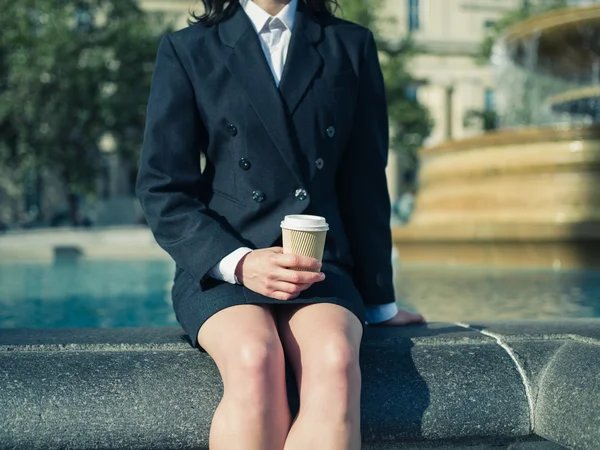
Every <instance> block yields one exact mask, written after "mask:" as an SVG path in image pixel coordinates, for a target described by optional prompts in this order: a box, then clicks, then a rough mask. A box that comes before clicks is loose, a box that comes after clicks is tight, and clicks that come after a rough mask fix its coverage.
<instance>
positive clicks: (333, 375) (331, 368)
mask: <svg viewBox="0 0 600 450" xmlns="http://www.w3.org/2000/svg"><path fill="white" fill-rule="evenodd" d="M322 342H324V343H323V345H322V346H321V348H320V351H318V352H315V353H314V356H313V357H312V358H310V359H311V360H310V361H307V363H308V364H309V365H310V366H311V367H307V369H308V370H309V371H310V372H313V373H315V372H316V373H318V374H319V376H320V377H323V376H325V377H326V378H329V379H334V380H342V379H348V378H349V377H356V376H357V375H359V374H360V369H359V356H358V348H356V346H355V345H353V344H352V343H351V342H350V341H349V340H348V339H347V338H346V336H344V335H334V336H330V337H327V338H326V339H324V340H323V341H322Z"/></svg>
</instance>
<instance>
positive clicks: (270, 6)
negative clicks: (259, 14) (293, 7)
mask: <svg viewBox="0 0 600 450" xmlns="http://www.w3.org/2000/svg"><path fill="white" fill-rule="evenodd" d="M250 1H254V3H256V4H257V5H258V6H260V7H261V8H262V9H264V10H265V11H266V12H268V13H269V14H270V15H272V16H275V15H277V14H278V13H279V11H281V10H282V9H283V8H284V7H285V5H287V4H288V3H289V2H290V1H291V0H250Z"/></svg>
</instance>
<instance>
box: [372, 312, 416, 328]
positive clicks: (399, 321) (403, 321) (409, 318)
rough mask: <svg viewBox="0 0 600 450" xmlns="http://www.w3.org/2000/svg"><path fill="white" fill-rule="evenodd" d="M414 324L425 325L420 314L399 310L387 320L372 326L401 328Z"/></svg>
mask: <svg viewBox="0 0 600 450" xmlns="http://www.w3.org/2000/svg"><path fill="white" fill-rule="evenodd" d="M416 323H426V321H425V317H423V316H422V315H421V314H413V313H411V312H408V311H405V310H403V309H399V310H398V313H397V314H396V315H395V316H394V317H392V318H391V319H389V320H386V321H385V322H380V323H374V324H372V325H376V326H377V325H380V326H402V325H411V324H416Z"/></svg>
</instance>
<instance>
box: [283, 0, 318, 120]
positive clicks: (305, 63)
mask: <svg viewBox="0 0 600 450" xmlns="http://www.w3.org/2000/svg"><path fill="white" fill-rule="evenodd" d="M321 34H322V28H321V25H320V24H319V23H318V22H317V21H316V19H315V18H314V17H313V16H312V15H311V14H310V11H308V8H307V7H306V5H305V4H304V2H303V1H302V0H300V1H299V2H298V9H297V11H296V18H295V20H294V29H293V30H292V39H291V41H290V46H289V49H288V54H287V58H286V62H285V66H284V68H283V74H282V76H281V82H280V83H279V90H280V91H281V95H282V97H283V99H284V101H285V103H286V105H287V108H288V111H289V114H290V115H292V114H294V111H296V108H297V106H298V104H299V103H300V100H302V97H303V96H304V93H305V92H306V90H307V89H308V87H309V86H310V84H311V82H312V80H313V78H314V77H315V75H316V74H317V73H318V71H319V69H320V68H321V65H322V64H323V58H321V55H320V54H319V53H318V52H317V50H316V49H315V47H314V44H315V43H316V42H318V41H319V40H320V39H321Z"/></svg>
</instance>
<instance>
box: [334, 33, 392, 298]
mask: <svg viewBox="0 0 600 450" xmlns="http://www.w3.org/2000/svg"><path fill="white" fill-rule="evenodd" d="M362 58H363V59H362V63H361V65H360V72H359V92H358V100H357V104H356V112H355V116H354V124H353V127H352V134H351V136H350V139H349V144H348V147H347V149H346V150H345V153H344V155H343V156H342V160H341V163H340V167H339V169H338V170H339V171H338V175H337V180H336V182H337V191H338V199H339V202H340V211H341V215H342V220H343V223H344V229H345V230H346V234H347V236H348V239H349V241H350V249H351V252H352V256H353V259H354V274H353V278H354V281H355V283H356V286H357V288H358V290H359V292H360V294H361V296H362V298H363V301H364V303H365V304H366V305H367V306H373V305H381V304H384V303H392V302H394V301H395V297H394V286H393V273H392V261H391V258H392V237H391V228H390V214H391V211H390V210H391V205H390V199H389V193H388V188H387V181H386V175H385V167H386V165H387V157H388V150H389V148H388V147H389V129H388V113H387V103H386V97H385V89H384V82H383V75H382V73H381V67H380V65H379V58H378V56H377V48H376V45H375V40H374V38H373V34H372V33H371V32H369V33H368V38H367V40H366V43H365V48H364V53H363V56H362Z"/></svg>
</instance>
